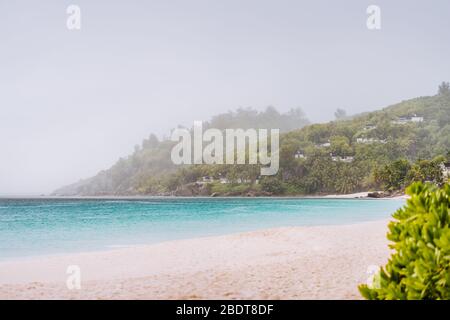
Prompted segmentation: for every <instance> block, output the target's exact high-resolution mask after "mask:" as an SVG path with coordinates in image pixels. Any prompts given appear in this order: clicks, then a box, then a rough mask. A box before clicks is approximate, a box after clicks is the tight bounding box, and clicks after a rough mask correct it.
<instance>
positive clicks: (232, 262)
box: [0, 220, 389, 299]
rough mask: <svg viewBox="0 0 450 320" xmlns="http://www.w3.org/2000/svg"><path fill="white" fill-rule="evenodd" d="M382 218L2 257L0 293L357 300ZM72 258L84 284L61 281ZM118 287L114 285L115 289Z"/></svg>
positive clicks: (382, 254)
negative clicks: (79, 286) (77, 285)
mask: <svg viewBox="0 0 450 320" xmlns="http://www.w3.org/2000/svg"><path fill="white" fill-rule="evenodd" d="M387 223H388V220H378V221H372V222H363V223H355V224H346V225H332V226H331V225H330V226H304V227H282V228H275V229H266V230H259V231H251V232H245V233H237V234H229V235H223V236H213V237H201V238H194V239H185V240H173V241H168V242H161V243H157V244H149V245H135V246H131V247H125V248H111V249H108V250H102V251H92V252H83V253H68V254H58V255H52V256H39V257H30V258H26V259H19V260H8V261H2V262H0V298H2V299H235V298H243V299H309V298H311V299H359V298H360V296H359V293H358V291H357V285H358V284H359V283H363V282H364V281H365V279H366V278H367V276H368V275H367V274H366V271H367V268H368V267H369V266H370V265H382V264H384V263H385V262H386V261H387V258H388V256H389V249H388V245H387V244H388V241H387V239H386V232H387ZM69 265H78V266H79V267H80V270H81V275H82V289H81V290H69V289H67V287H66V280H67V276H68V275H67V274H66V271H67V267H68V266H69ZM117 288H119V289H117Z"/></svg>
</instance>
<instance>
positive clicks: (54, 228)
mask: <svg viewBox="0 0 450 320" xmlns="http://www.w3.org/2000/svg"><path fill="white" fill-rule="evenodd" d="M404 203H405V200H392V199H388V200H368V199H364V200H363V199H301V198H146V199H128V198H127V199H119V198H114V199H40V198H36V199H0V260H5V259H6V260H7V259H10V258H22V257H31V256H39V255H52V254H60V253H69V252H84V251H95V250H105V249H111V248H118V247H123V246H130V245H140V244H150V243H157V242H162V241H169V240H176V239H186V238H196V237H206V236H214V235H223V234H230V233H238V232H245V231H252V230H259V229H266V228H274V227H287V226H313V225H338V224H349V223H358V222H365V221H373V220H379V219H387V218H389V217H390V216H391V214H392V213H393V212H395V210H397V209H398V208H400V207H401V206H402V205H403V204H404Z"/></svg>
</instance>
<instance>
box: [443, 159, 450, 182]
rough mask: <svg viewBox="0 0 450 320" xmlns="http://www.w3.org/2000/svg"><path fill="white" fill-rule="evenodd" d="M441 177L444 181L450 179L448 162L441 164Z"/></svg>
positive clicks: (449, 164)
mask: <svg viewBox="0 0 450 320" xmlns="http://www.w3.org/2000/svg"><path fill="white" fill-rule="evenodd" d="M441 170H442V175H443V176H444V178H445V179H450V162H446V163H441Z"/></svg>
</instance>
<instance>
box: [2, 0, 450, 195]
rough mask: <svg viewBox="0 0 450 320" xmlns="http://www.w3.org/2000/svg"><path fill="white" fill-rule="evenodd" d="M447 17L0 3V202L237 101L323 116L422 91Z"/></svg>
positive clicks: (193, 3) (327, 6) (357, 4)
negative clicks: (73, 17) (375, 24)
mask: <svg viewBox="0 0 450 320" xmlns="http://www.w3.org/2000/svg"><path fill="white" fill-rule="evenodd" d="M69 4H76V5H78V6H79V7H80V9H81V30H68V29H67V27H66V20H67V17H68V15H67V13H66V8H67V6H68V5H69ZM370 4H377V5H378V6H380V8H381V26H382V28H381V30H368V28H367V27H366V19H367V13H366V8H367V7H368V5H370ZM449 18H450V3H449V2H448V0H442V1H433V2H432V3H430V2H429V1H395V3H394V2H393V1H378V0H377V1H361V0H352V1H349V0H346V1H339V3H338V1H317V0H316V1H298V0H295V1H294V0H293V1H284V0H281V1H280V0H277V1H275V0H273V1H262V0H255V1H246V0H239V1H237V0H231V1H230V0H227V1H225V0H223V1H222V0H218V1H207V0H205V1H197V0H189V1H186V0H184V1H181V0H180V1H162V0H158V1H157V0H152V1H100V0H97V1H87V0H86V1H82V0H72V1H70V2H69V1H60V0H59V1H57V0H55V1H47V0H45V1H31V0H30V1H6V0H0V41H1V42H0V43H1V44H0V121H1V125H0V150H1V157H0V194H41V193H49V192H51V191H52V190H54V189H55V188H57V187H60V186H62V185H65V184H68V183H72V182H75V181H77V180H79V179H80V178H86V177H89V176H91V175H94V174H95V173H97V172H98V171H99V170H102V169H106V168H108V167H109V166H111V165H112V164H113V163H114V162H115V161H117V159H118V158H119V157H121V156H126V155H127V154H129V153H131V152H132V150H133V147H134V145H135V144H139V143H140V142H141V141H142V139H143V138H146V137H148V135H149V134H150V133H151V132H154V133H156V134H157V135H158V136H160V137H161V136H163V135H167V134H168V133H169V130H170V129H171V128H173V127H175V126H176V125H177V124H183V125H186V126H191V125H192V123H193V121H194V120H207V119H209V118H210V117H211V116H212V115H215V114H217V113H222V112H226V111H228V110H232V109H236V108H238V107H254V108H257V109H264V108H265V107H267V106H269V105H272V106H275V107H276V108H277V109H278V110H279V111H282V112H284V111H287V110H288V109H290V108H295V107H301V108H302V109H303V110H304V111H305V113H306V115H307V116H308V118H309V119H310V121H312V122H323V121H328V120H331V119H332V118H333V113H334V111H335V110H336V109H337V108H344V109H345V110H346V111H347V113H349V114H354V113H359V112H363V111H370V110H375V109H377V108H380V107H384V106H387V105H389V104H392V103H395V102H399V101H401V100H404V99H407V98H413V97H417V96H422V95H432V94H434V93H435V92H436V90H437V86H438V84H439V83H440V82H441V81H444V80H450V73H449V70H450V59H449V57H450V43H449V41H448V39H449V30H450V19H449Z"/></svg>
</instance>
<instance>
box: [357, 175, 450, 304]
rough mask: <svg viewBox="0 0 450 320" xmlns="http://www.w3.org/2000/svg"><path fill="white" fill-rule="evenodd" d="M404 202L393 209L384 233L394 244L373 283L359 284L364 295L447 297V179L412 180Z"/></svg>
mask: <svg viewBox="0 0 450 320" xmlns="http://www.w3.org/2000/svg"><path fill="white" fill-rule="evenodd" d="M407 193H408V194H409V195H410V196H411V199H409V200H408V202H407V205H406V206H405V207H404V208H402V209H400V210H398V211H397V212H395V213H394V215H393V217H394V219H395V220H394V221H393V222H391V223H390V224H389V234H388V239H389V240H390V241H392V245H391V248H392V249H393V250H395V252H394V254H393V255H392V256H391V258H390V259H389V262H388V263H387V265H386V266H385V267H384V268H382V269H381V270H380V272H379V273H378V274H377V275H376V276H375V277H374V279H375V281H374V284H373V285H372V286H371V287H370V288H369V286H367V285H361V286H360V287H359V289H360V291H361V294H362V295H363V296H364V297H365V298H367V299H374V300H393V299H402V300H404V299H432V300H436V299H446V300H448V299H450V185H449V184H446V185H445V186H444V187H443V188H441V189H438V188H437V187H436V186H435V185H431V184H428V185H424V184H422V183H420V182H419V183H415V184H413V185H411V186H410V187H409V188H408V189H407Z"/></svg>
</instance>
